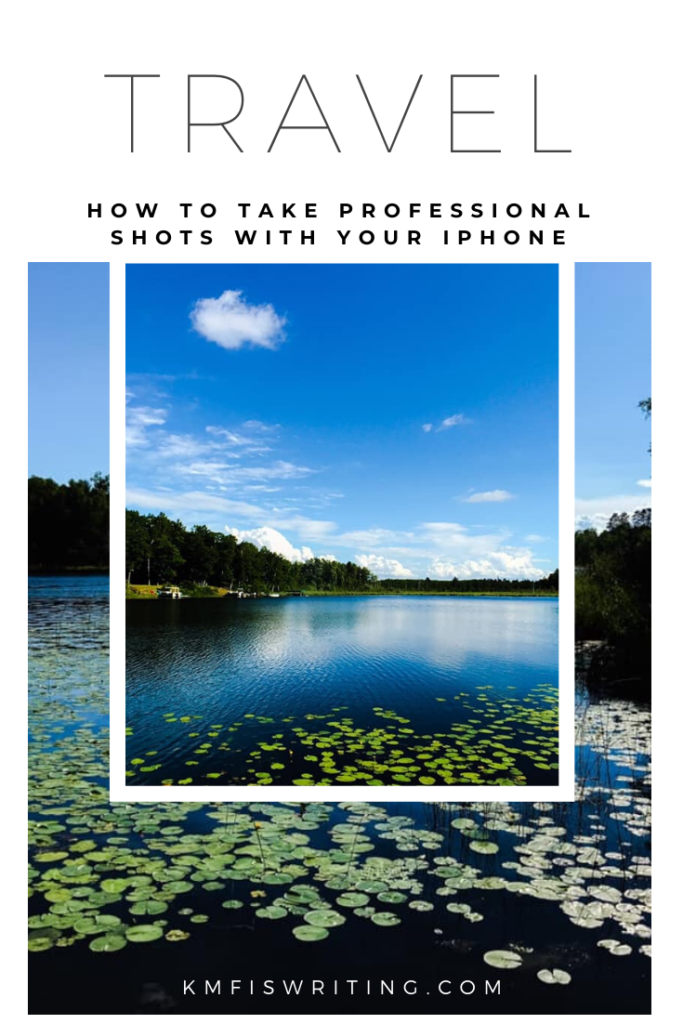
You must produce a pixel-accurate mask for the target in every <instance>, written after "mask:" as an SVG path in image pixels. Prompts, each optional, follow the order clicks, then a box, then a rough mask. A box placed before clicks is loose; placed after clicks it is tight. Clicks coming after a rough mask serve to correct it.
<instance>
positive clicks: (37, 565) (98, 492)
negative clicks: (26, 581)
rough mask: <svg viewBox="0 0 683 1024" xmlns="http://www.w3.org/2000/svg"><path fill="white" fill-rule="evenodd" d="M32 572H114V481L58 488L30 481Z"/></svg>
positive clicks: (35, 478) (74, 482)
mask: <svg viewBox="0 0 683 1024" xmlns="http://www.w3.org/2000/svg"><path fill="white" fill-rule="evenodd" d="M28 566H29V570H32V571H36V572H40V571H43V572H45V571H54V570H55V569H67V568H72V567H73V568H93V569H94V568H98V569H104V570H105V571H107V572H108V571H109V477H108V476H103V475H102V474H101V473H95V475H94V476H93V477H92V478H91V479H90V480H69V482H68V483H66V484H58V483H56V481H55V480H52V479H50V478H45V477H40V476H31V477H29V480H28Z"/></svg>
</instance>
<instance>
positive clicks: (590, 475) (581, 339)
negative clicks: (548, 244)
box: [575, 263, 651, 529]
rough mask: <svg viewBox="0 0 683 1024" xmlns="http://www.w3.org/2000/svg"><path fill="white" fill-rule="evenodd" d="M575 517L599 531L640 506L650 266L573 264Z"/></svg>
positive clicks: (646, 468)
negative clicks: (614, 515) (613, 518)
mask: <svg viewBox="0 0 683 1024" xmlns="http://www.w3.org/2000/svg"><path fill="white" fill-rule="evenodd" d="M575 301H576V324H575V328H576V381H575V384H576V515H577V523H578V525H580V526H595V527H596V528H598V529H600V528H601V527H602V526H604V524H605V522H606V521H607V519H608V518H609V516H610V515H611V514H612V513H613V512H633V511H634V510H635V509H638V508H645V507H648V506H649V505H650V503H651V492H650V486H649V485H650V456H649V454H648V446H649V443H650V423H649V422H648V421H647V420H646V419H645V417H644V416H643V414H642V412H641V411H640V410H639V409H638V402H639V401H640V400H641V399H643V398H647V397H648V396H649V395H650V264H649V263H578V264H577V265H576V288H575Z"/></svg>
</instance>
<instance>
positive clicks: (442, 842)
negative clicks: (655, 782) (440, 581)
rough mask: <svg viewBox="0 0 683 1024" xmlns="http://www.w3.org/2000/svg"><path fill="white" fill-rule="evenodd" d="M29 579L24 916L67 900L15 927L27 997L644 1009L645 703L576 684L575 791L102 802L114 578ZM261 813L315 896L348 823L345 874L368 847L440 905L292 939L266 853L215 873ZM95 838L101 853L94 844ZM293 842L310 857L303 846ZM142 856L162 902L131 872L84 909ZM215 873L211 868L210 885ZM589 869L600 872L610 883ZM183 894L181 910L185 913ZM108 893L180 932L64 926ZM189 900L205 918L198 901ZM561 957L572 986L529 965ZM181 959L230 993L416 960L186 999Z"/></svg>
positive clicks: (318, 1008) (55, 1007) (46, 1000)
mask: <svg viewBox="0 0 683 1024" xmlns="http://www.w3.org/2000/svg"><path fill="white" fill-rule="evenodd" d="M29 595H30V604H29V645H30V646H29V719H30V725H31V742H30V746H29V804H30V813H29V818H30V823H31V838H30V842H29V853H30V861H31V886H32V888H33V894H32V895H31V898H30V903H29V914H30V915H32V918H31V920H32V921H33V922H35V918H36V916H37V915H41V914H44V913H51V912H53V911H54V910H55V909H56V908H59V907H61V908H62V909H63V910H67V911H68V912H69V913H68V914H65V915H63V916H61V917H60V915H54V917H53V922H52V924H51V926H50V927H49V928H47V929H41V928H40V927H36V926H35V923H34V924H33V927H32V928H31V930H30V932H29V935H30V936H31V937H32V939H33V942H34V944H35V942H36V938H37V937H38V936H41V935H42V934H43V932H45V931H47V932H49V935H48V936H46V937H45V939H44V940H43V948H42V951H40V952H32V953H31V954H30V956H29V991H30V1003H31V1006H30V1011H31V1012H32V1013H51V1014H55V1013H60V1014H74V1013H82V1014H88V1015H90V1016H92V1015H93V1014H98V1013H102V1012H110V1013H121V1014H123V1013H145V1012H147V1013H149V1012H152V1013H154V1012H170V1013H176V1014H177V1013H180V1014H183V1013H217V1012H220V1013H226V1012H228V1013H229V1012H232V1013H237V1012H241V1013H249V1012H251V1013H254V1012H259V1013H262V1012H270V1013H273V1012H285V1013H292V1012H303V1013H306V1012H311V1013H320V1012H327V1013H336V1012H359V1011H360V1012H382V1013H387V1012H397V1013H415V1012H424V1013H434V1012H438V1013H447V1012H448V1013H456V1014H457V1013H463V1012H464V1013H499V1014H524V1015H527V1014H530V1013H533V1014H544V1015H546V1016H548V1015H552V1014H563V1013H595V1014H607V1013H611V1014H636V1013H641V1014H644V1013H647V1012H648V1008H649V975H650V960H649V958H648V956H647V951H648V950H649V942H650V938H649V927H648V926H649V914H648V900H647V895H648V891H649V884H650V878H649V868H650V829H649V811H650V790H649V774H648V770H649V746H650V721H649V708H648V707H647V706H646V705H638V704H635V703H632V702H627V701H623V700H620V699H615V698H610V699H598V698H596V697H595V695H591V696H589V695H588V694H586V693H585V692H584V691H583V690H582V689H581V687H580V681H579V691H578V692H579V700H578V707H577V799H576V800H575V801H574V802H573V803H560V804H552V803H535V804H529V803H520V802H513V803H498V804H496V805H491V804H485V803H458V804H438V805H437V804H433V803H429V802H423V803H407V802H403V803H398V804H396V803H392V804H385V803H381V802H380V803H373V804H347V803H343V804H339V803H334V802H333V801H329V800H328V801H326V802H321V803H318V804H309V805H301V804H297V803H289V804H277V805H273V804H268V803H258V802H252V803H247V802H240V803H233V804H228V805H226V804H222V805H220V804H219V805H216V804H200V803H196V802H194V803H189V802H188V803H184V804H150V803H141V804H135V803H129V804H126V805H122V804H110V803H109V799H108V788H107V786H108V783H107V776H108V743H109V736H108V721H107V707H108V698H109V694H108V629H109V620H108V604H107V595H108V580H105V579H99V580H98V579H93V578H81V579H68V580H64V581H60V580H51V581H48V580H44V579H40V580H31V581H30V586H29ZM263 796H267V794H266V793H264V794H263ZM221 809H222V811H221ZM217 813H227V814H228V817H227V819H226V824H221V823H220V822H219V821H218V820H217V819H216V814H217ZM463 818H468V819H472V820H473V821H474V822H476V825H477V830H481V837H482V838H484V837H486V838H487V839H488V840H492V841H493V842H495V844H496V845H497V847H498V850H497V852H496V853H493V854H489V855H487V856H482V855H481V854H479V853H475V852H473V850H472V849H471V847H470V843H471V839H472V837H471V836H468V835H467V834H466V833H465V832H463V831H462V829H461V827H459V828H456V827H453V826H454V822H455V821H457V822H458V824H459V825H461V820H462V819H463ZM352 822H353V823H354V824H349V823H352ZM255 823H260V824H261V831H262V833H263V842H265V843H267V842H268V838H269V836H268V833H270V839H271V840H272V839H273V838H274V839H275V841H276V845H273V846H272V847H269V849H271V850H272V852H271V853H269V857H273V856H275V850H276V849H277V850H279V851H280V852H279V854H278V856H280V857H281V858H283V859H284V867H285V870H289V871H292V870H293V869H292V865H294V866H296V868H297V875H298V876H297V881H298V882H300V883H307V884H310V885H312V886H314V887H316V888H317V889H318V891H319V892H320V897H321V899H323V900H327V901H329V902H330V903H332V904H333V905H334V904H335V900H336V898H337V897H338V894H339V892H340V891H341V888H340V885H339V884H333V882H334V877H333V876H332V877H331V876H330V875H329V871H328V870H327V869H326V868H325V864H326V860H325V857H327V856H329V854H330V852H331V853H332V856H333V857H338V856H339V854H340V839H341V840H342V841H343V840H344V833H343V831H340V830H343V829H349V828H351V829H357V830H359V835H360V836H361V839H362V842H360V841H359V842H357V841H356V840H355V839H354V840H353V842H352V843H351V845H350V846H349V845H347V846H346V849H347V850H349V849H350V851H351V860H350V862H349V863H348V865H347V867H345V868H344V869H343V870H344V881H343V882H342V883H341V885H342V886H343V887H344V888H352V882H351V881H350V880H349V876H350V873H351V872H352V871H355V870H357V869H359V868H360V867H362V865H363V864H364V863H366V862H368V861H371V860H372V858H376V857H382V858H386V860H385V861H383V862H382V863H383V865H384V866H383V867H381V868H380V869H379V870H380V871H385V870H386V869H387V866H390V867H391V869H392V870H396V872H397V876H396V880H395V881H394V882H393V883H392V888H393V889H396V888H398V889H401V888H403V889H405V888H406V885H408V884H409V885H410V886H411V887H412V886H417V887H421V889H420V891H419V898H420V899H421V900H426V901H429V903H430V905H431V906H432V908H433V909H432V910H431V911H428V912H416V911H415V910H412V909H410V907H409V906H408V904H407V903H406V902H403V903H400V904H398V905H394V904H392V905H389V906H387V904H386V903H385V904H378V908H380V909H382V910H387V909H389V910H391V911H393V912H395V913H396V915H398V917H399V918H400V920H401V923H400V925H399V926H397V927H391V928H378V927H377V926H376V925H375V924H373V922H372V921H370V920H367V919H363V918H361V917H359V916H356V915H355V913H354V912H352V911H350V910H348V909H343V914H344V917H345V920H344V923H343V926H341V927H335V928H334V929H332V930H331V932H330V935H329V938H327V939H326V940H325V941H323V942H317V943H302V942H299V941H297V940H296V939H295V938H294V937H293V934H292V928H293V926H296V925H298V924H299V923H300V921H301V918H297V917H292V916H291V915H287V916H286V917H285V918H284V919H278V920H268V919H264V918H263V917H261V916H258V914H257V911H258V909H259V908H261V907H267V906H269V905H272V904H273V901H276V900H277V899H278V898H282V896H283V895H284V894H285V893H286V892H287V890H288V889H289V885H288V884H287V883H286V882H282V883H281V884H274V883H273V882H272V881H268V882H267V883H266V884H264V882H263V881H262V880H261V877H260V867H259V865H257V867H258V868H259V870H258V871H257V873H256V875H253V873H252V870H251V869H245V870H246V873H247V875H248V876H249V875H250V877H245V878H244V879H243V880H240V878H238V877H236V876H237V875H239V874H240V872H235V871H227V872H225V871H221V870H218V871H217V870H216V864H215V855H216V852H217V849H220V848H222V849H224V850H230V849H231V848H232V846H233V845H235V844H236V845H237V846H238V847H240V848H242V849H243V848H244V846H245V844H249V845H250V846H251V848H252V850H253V843H254V837H255V835H256V832H255ZM273 829H275V830H276V833H277V834H276V835H275V836H274V837H273ZM229 833H230V834H229ZM230 835H232V836H234V838H230ZM347 842H348V835H347ZM292 844H294V845H292ZM302 844H303V846H302ZM557 844H561V848H560V846H558V845H557ZM190 847H193V848H194V849H195V853H194V854H193V855H191V856H190V858H189V863H186V862H187V861H188V857H187V855H186V854H184V850H188V849H189V848H190ZM93 849H94V851H95V853H94V854H93V853H92V852H90V853H88V852H87V851H88V850H90V851H93ZM302 849H303V850H304V851H305V855H304V859H305V864H304V862H302V861H301V858H300V857H298V856H296V855H297V851H299V852H300V851H301V850H302ZM46 854H47V855H48V856H47V857H46ZM88 858H90V859H89V860H88ZM444 858H447V859H446V860H444ZM346 859H347V860H348V857H347V858H346ZM456 862H457V863H458V864H460V865H462V866H463V867H464V868H465V869H466V870H468V871H469V870H472V871H474V872H475V873H476V881H477V883H478V882H483V883H484V884H483V885H482V886H481V887H478V885H475V887H473V888H466V889H465V891H461V892H457V893H456V894H455V899H457V900H462V901H463V902H466V903H467V904H469V905H470V906H471V907H472V909H473V911H474V912H475V913H476V914H479V915H481V920H478V921H472V922H471V921H468V920H466V919H465V918H464V917H463V916H462V914H460V913H458V914H454V913H452V912H449V910H448V906H449V903H450V901H451V900H452V899H453V898H454V895H453V894H451V895H450V896H449V895H448V893H446V894H444V893H443V889H442V886H443V882H444V878H443V876H442V875H441V876H439V875H437V874H436V873H435V868H436V866H437V865H439V864H444V863H456ZM163 865H166V866H167V867H168V868H171V869H172V870H173V871H174V872H176V873H175V874H174V875H173V876H172V877H174V878H177V877H178V874H177V872H180V873H181V874H184V877H185V878H186V879H190V881H191V891H189V892H184V893H182V894H180V895H177V896H173V895H172V894H171V895H170V896H164V894H163V889H164V887H165V885H166V884H167V881H166V880H165V879H167V878H168V875H166V876H165V875H164V868H163ZM174 865H175V866H174ZM160 867H161V873H160ZM81 871H84V872H86V873H87V872H90V876H89V877H88V878H85V876H84V875H82V874H81ZM193 872H201V873H202V874H193ZM141 875H146V876H147V877H148V878H149V879H150V882H149V884H150V885H153V886H156V887H157V889H159V890H161V891H159V894H158V896H157V897H156V898H159V899H166V900H167V901H168V904H169V905H168V909H167V910H165V911H164V912H163V913H162V914H159V913H158V914H157V915H156V916H155V917H151V918H150V917H149V916H148V915H147V914H146V913H145V910H144V908H138V907H137V906H136V905H135V903H133V902H131V901H130V900H127V899H126V898H125V897H126V892H125V891H124V893H120V894H118V895H116V894H114V895H113V896H111V897H107V900H108V902H107V904H106V906H104V907H103V908H98V907H97V906H95V907H92V906H89V903H88V900H92V899H94V898H95V897H96V896H97V894H98V893H99V892H100V886H101V884H102V880H103V879H105V878H111V879H129V880H130V879H136V880H137V882H138V883H139V882H140V876H141ZM472 877H475V876H472ZM152 878H154V881H153V882H152V881H151V879H152ZM207 878H213V879H215V881H212V882H211V883H210V884H208V883H207V882H206V879H207ZM157 879H158V880H157ZM326 879H327V880H326ZM563 880H565V881H564V882H563ZM520 881H521V882H522V883H530V886H531V888H533V886H534V885H537V884H538V885H541V886H546V885H548V884H550V883H551V882H554V884H560V885H562V884H568V883H569V882H570V883H571V886H572V895H571V897H567V896H565V897H564V899H565V901H566V900H568V899H571V900H573V901H574V905H576V903H577V902H578V903H579V904H581V905H583V906H585V907H586V908H589V907H591V906H593V907H594V906H595V905H596V902H601V901H602V899H603V898H604V897H609V898H608V899H607V902H606V903H605V904H604V906H605V908H606V909H607V910H609V911H610V914H609V915H608V916H607V917H606V919H605V920H604V921H603V922H602V924H601V925H600V926H599V927H596V928H592V927H591V928H585V927H577V925H576V923H575V917H576V914H577V911H576V910H573V911H571V913H568V911H570V910H571V905H570V904H569V903H567V902H563V903H560V902H559V901H558V900H557V899H549V898H546V897H545V896H544V897H543V898H538V893H537V895H532V894H531V893H529V892H526V891H523V890H522V891H521V890H520V888H519V884H520ZM494 883H495V884H494ZM130 884H131V885H132V884H133V883H132V881H130ZM489 885H490V886H491V887H489ZM595 886H598V887H599V888H600V889H601V888H602V887H606V888H605V890H604V893H599V892H598V890H596V889H595V888H594V887H595ZM60 887H61V888H62V889H63V888H64V887H67V888H68V889H70V891H71V894H72V899H73V900H74V901H77V904H76V903H68V904H64V903H54V902H51V899H48V898H47V897H48V894H49V893H51V892H52V891H54V890H55V888H60ZM266 890H267V891H266ZM138 891H139V890H138ZM412 891H413V892H415V893H416V895H417V891H416V889H412ZM91 894H94V896H93V895H91ZM612 894H618V895H615V896H614V898H613V896H612ZM616 899H619V900H620V901H621V902H619V903H618V904H616V903H615V900H616ZM225 900H237V901H241V903H240V908H239V909H231V910H226V909H224V908H223V902H224V901H225ZM110 901H111V902H110ZM190 907H191V908H192V910H193V912H194V913H193V916H192V917H188V916H186V914H187V908H190ZM72 908H73V909H72ZM340 909H341V908H340ZM101 912H104V913H107V914H110V915H116V916H117V917H118V918H119V919H120V920H121V922H122V924H121V925H120V926H119V927H118V930H119V931H120V930H121V929H124V928H125V927H129V926H130V925H136V926H137V925H140V924H143V923H147V922H149V921H150V920H153V921H155V922H158V923H159V924H160V926H161V927H163V928H164V929H165V930H166V931H168V930H169V929H183V930H184V931H185V932H187V933H188V937H187V938H186V940H185V941H182V942H168V941H166V940H165V939H164V938H159V939H156V940H155V941H152V942H148V943H142V944H141V943H138V942H129V943H128V944H127V945H126V946H125V948H122V949H120V950H118V951H117V952H114V953H110V954H108V955H106V956H102V954H101V953H95V952H92V951H91V949H90V942H91V941H93V940H91V938H90V936H89V935H85V937H84V936H83V934H82V931H78V929H74V924H78V928H81V924H80V922H81V921H82V920H83V919H84V918H86V919H88V918H93V917H94V916H95V915H96V914H98V913H101ZM196 915H201V918H200V917H197V919H196V920H195V917H196ZM630 918H632V919H630ZM110 920H111V919H110ZM97 934H98V933H97V932H96V933H95V935H96V937H97ZM602 940H608V941H615V942H617V941H618V942H620V943H625V944H627V945H628V947H629V950H630V952H629V955H625V956H613V955H611V954H610V953H609V952H608V951H607V950H606V949H605V948H599V947H598V941H602ZM50 943H52V945H50ZM45 947H47V948H45ZM495 949H503V950H507V949H517V950H520V951H521V953H520V955H521V958H522V966H521V967H520V968H519V969H518V970H514V971H500V970H495V969H492V968H489V967H487V966H486V965H485V964H484V962H483V956H484V953H485V952H486V951H488V950H495ZM553 968H559V969H562V970H565V971H569V972H570V973H571V977H572V981H571V984H569V985H568V986H566V987H565V986H557V985H555V986H549V985H544V984H542V983H541V982H540V981H539V980H538V978H537V972H538V970H539V969H553ZM192 977H194V978H202V979H203V978H209V979H211V980H212V981H213V980H215V979H218V978H221V979H223V984H224V990H225V987H226V986H228V985H229V982H230V980H231V979H243V981H244V982H246V984H248V981H249V979H254V980H255V982H256V985H257V989H256V991H257V993H260V988H259V981H261V980H263V979H265V978H270V979H273V978H274V979H276V981H277V982H281V980H283V979H305V980H308V981H309V982H310V979H311V978H320V979H324V980H325V981H326V982H328V983H330V982H331V981H332V980H333V979H338V980H340V981H343V980H344V979H349V978H355V979H362V980H363V983H364V984H365V983H366V982H367V981H368V980H369V981H370V982H371V983H376V982H377V980H378V979H379V978H383V979H395V981H396V983H397V984H400V983H402V982H404V981H405V980H406V979H415V980H416V983H417V989H418V995H416V996H400V995H396V996H394V997H391V998H389V997H382V998H374V997H372V996H371V997H369V998H368V997H367V996H365V995H364V994H363V993H359V994H358V995H357V996H355V997H354V998H353V999H348V998H344V996H343V995H342V996H340V997H337V998H331V997H330V998H328V997H326V998H324V999H323V998H322V997H320V996H316V997H314V998H313V999H311V998H310V996H306V995H304V996H302V997H301V998H297V999H294V998H292V997H289V998H287V997H282V996H280V995H275V996H268V997H264V996H261V995H260V994H257V995H255V996H249V995H246V994H244V995H243V996H242V997H240V996H235V997H230V996H227V995H224V996H223V997H222V998H221V999H217V998H215V997H198V998H197V999H196V1000H192V1001H191V1002H190V1001H188V1000H187V999H184V998H183V996H182V984H181V980H180V979H183V978H192ZM73 979H77V984H75V983H74V980H73ZM442 979H450V980H451V981H452V983H453V984H452V988H453V991H454V993H455V992H457V986H458V984H459V982H460V981H461V980H463V979H472V980H474V981H475V983H476V984H477V986H478V991H477V994H476V995H474V996H471V997H467V998H464V997H460V996H457V995H453V996H452V997H450V998H446V997H443V999H438V1000H437V1003H436V1006H435V1005H434V1000H435V998H436V997H435V994H434V993H435V991H436V989H435V984H436V982H437V981H439V980H442ZM486 979H489V980H491V981H494V982H495V981H498V980H500V981H501V992H502V995H501V996H499V997H495V1001H494V1000H493V999H492V998H484V997H483V996H482V995H481V991H482V985H483V983H484V981H485V980H486ZM243 991H244V990H243ZM341 991H342V992H344V991H345V990H344V989H342V990H341ZM346 991H348V989H347V990H346ZM427 992H431V995H430V996H427V995H426V993H427ZM492 1004H493V1005H492Z"/></svg>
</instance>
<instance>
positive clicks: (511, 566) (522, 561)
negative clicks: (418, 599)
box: [429, 548, 547, 580]
mask: <svg viewBox="0 0 683 1024" xmlns="http://www.w3.org/2000/svg"><path fill="white" fill-rule="evenodd" d="M429 569H430V576H434V577H436V579H453V577H454V576H457V577H458V579H461V580H462V579H465V580H470V579H497V580H500V579H516V580H538V579H541V577H543V576H545V575H547V574H546V572H545V570H543V569H539V568H538V567H537V566H535V565H534V564H533V555H532V553H531V551H529V550H528V549H527V548H501V549H499V550H498V551H491V552H489V553H488V554H487V555H485V556H484V557H482V558H468V559H465V560H464V561H461V562H456V561H444V560H442V559H438V558H435V559H434V560H433V561H432V563H431V565H430V567H429Z"/></svg>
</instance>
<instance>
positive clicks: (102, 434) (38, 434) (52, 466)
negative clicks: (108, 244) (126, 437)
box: [28, 263, 109, 483]
mask: <svg viewBox="0 0 683 1024" xmlns="http://www.w3.org/2000/svg"><path fill="white" fill-rule="evenodd" d="M28 340H29V348H28V384H29V388H28V399H29V428H28V442H29V443H28V456H29V466H28V469H29V474H35V475H37V476H47V477H52V478H53V479H54V480H57V481H58V482H60V483H64V482H66V481H67V480H69V479H71V478H77V479H81V478H89V477H91V476H92V475H93V474H94V473H97V472H100V473H107V472H108V471H109V264H108V263H29V265H28Z"/></svg>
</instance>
